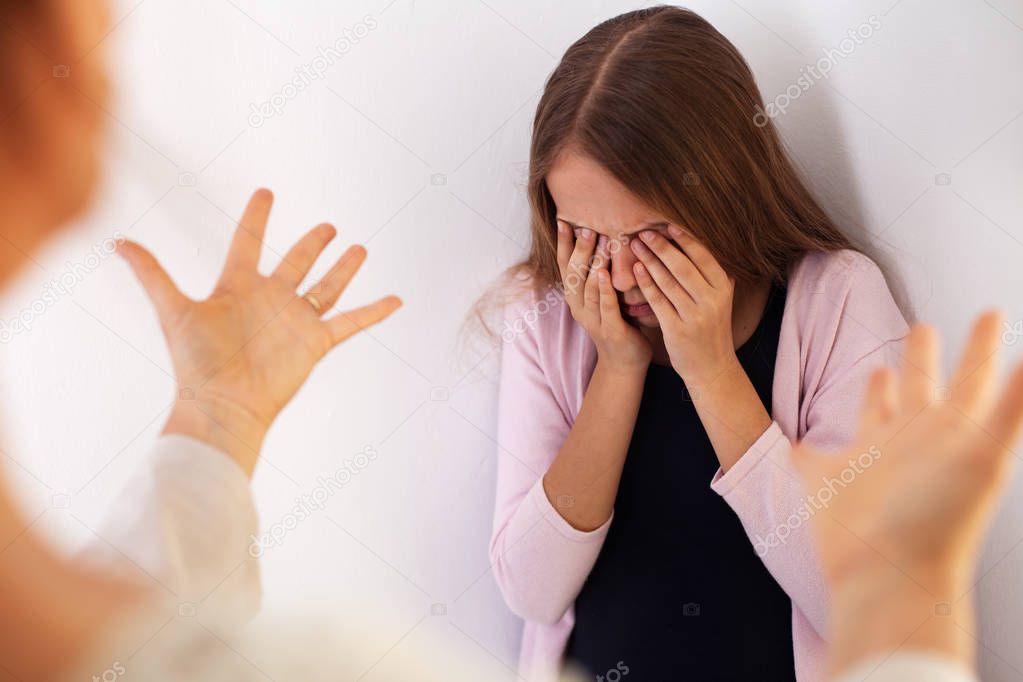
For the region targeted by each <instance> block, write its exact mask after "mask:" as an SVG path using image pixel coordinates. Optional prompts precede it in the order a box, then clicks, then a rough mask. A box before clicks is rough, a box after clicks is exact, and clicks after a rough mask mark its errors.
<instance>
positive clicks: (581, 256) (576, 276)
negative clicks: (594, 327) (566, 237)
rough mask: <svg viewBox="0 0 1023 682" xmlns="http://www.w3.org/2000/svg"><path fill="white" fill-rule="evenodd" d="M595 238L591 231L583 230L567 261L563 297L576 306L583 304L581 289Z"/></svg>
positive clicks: (594, 244)
mask: <svg viewBox="0 0 1023 682" xmlns="http://www.w3.org/2000/svg"><path fill="white" fill-rule="evenodd" d="M596 244H597V238H596V235H595V234H594V232H593V230H590V229H589V228H583V229H582V230H581V231H580V233H579V235H578V237H577V238H576V240H575V247H574V248H573V249H572V255H571V256H570V257H569V259H568V266H567V267H566V268H565V275H564V277H563V281H562V284H564V285H565V297H566V298H567V299H568V300H569V301H570V302H574V303H576V304H578V305H581V304H582V302H583V288H584V287H585V285H586V276H587V275H588V274H589V269H590V268H589V263H590V258H592V257H593V249H594V248H595V247H596Z"/></svg>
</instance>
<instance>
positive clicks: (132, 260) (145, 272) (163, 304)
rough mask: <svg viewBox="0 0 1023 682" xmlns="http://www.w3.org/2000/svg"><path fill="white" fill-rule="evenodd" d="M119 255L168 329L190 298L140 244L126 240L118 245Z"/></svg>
mask: <svg viewBox="0 0 1023 682" xmlns="http://www.w3.org/2000/svg"><path fill="white" fill-rule="evenodd" d="M117 253H118V254H119V255H120V256H121V257H122V258H124V259H125V260H126V261H127V262H128V265H129V266H131V269H132V271H133V272H134V273H135V277H137V278H138V280H139V282H140V283H141V284H142V288H143V289H145V290H146V295H147V296H149V300H150V301H152V302H153V307H155V308H156V315H157V317H159V318H160V324H161V325H162V326H163V327H164V328H165V329H166V328H167V327H168V326H169V325H170V324H171V323H172V322H173V320H174V319H176V318H177V316H178V315H179V314H180V313H181V312H182V311H183V310H184V308H185V305H186V304H187V303H188V298H187V297H185V295H184V294H182V293H181V292H180V291H178V288H177V286H176V285H175V284H174V280H172V279H171V278H170V275H168V274H167V271H166V270H164V269H163V266H161V265H160V263H159V261H157V260H156V257H155V256H153V254H151V253H150V252H149V251H147V250H146V249H145V248H144V247H143V246H141V245H140V244H137V243H135V242H133V241H128V240H125V241H123V242H121V243H120V244H119V245H118V247H117Z"/></svg>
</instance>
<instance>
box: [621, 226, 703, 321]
mask: <svg viewBox="0 0 1023 682" xmlns="http://www.w3.org/2000/svg"><path fill="white" fill-rule="evenodd" d="M661 241H664V238H663V237H662V238H661ZM630 246H631V247H632V252H633V253H635V254H636V256H637V257H638V258H639V260H640V261H641V262H642V263H643V265H644V266H646V270H647V272H649V274H650V276H651V277H652V278H653V281H654V282H656V283H657V287H658V289H659V290H660V291H661V292H663V294H664V295H665V296H666V297H667V299H668V301H670V302H671V305H672V306H674V307H675V310H677V311H678V313H679V314H680V315H682V316H685V311H686V310H691V309H692V308H693V307H695V306H696V301H695V300H694V298H693V296H692V295H690V293H689V292H688V291H686V289H685V287H683V286H682V285H681V284H679V281H678V280H677V279H676V278H675V275H673V274H672V273H671V272H670V271H669V270H668V268H667V267H666V266H665V265H664V263H663V262H662V261H661V259H660V258H658V257H657V254H655V253H654V252H653V251H651V250H650V247H648V246H647V245H646V244H644V243H643V242H642V241H641V240H639V239H634V240H632V242H631V243H630ZM676 253H678V252H677V251H676Z"/></svg>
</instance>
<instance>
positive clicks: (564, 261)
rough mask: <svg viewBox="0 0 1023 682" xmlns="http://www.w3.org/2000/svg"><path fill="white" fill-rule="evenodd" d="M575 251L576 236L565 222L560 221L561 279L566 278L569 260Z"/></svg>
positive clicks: (559, 253)
mask: <svg viewBox="0 0 1023 682" xmlns="http://www.w3.org/2000/svg"><path fill="white" fill-rule="evenodd" d="M574 249H575V235H574V234H572V229H571V228H570V227H569V226H568V223H566V222H565V221H563V220H559V221H558V269H559V270H560V271H561V278H562V279H564V278H565V272H566V271H567V270H568V260H569V259H570V258H571V257H572V251H573V250H574Z"/></svg>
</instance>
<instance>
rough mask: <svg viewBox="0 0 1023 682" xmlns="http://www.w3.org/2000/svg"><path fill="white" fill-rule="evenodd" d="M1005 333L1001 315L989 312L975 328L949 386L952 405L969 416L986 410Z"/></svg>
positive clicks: (980, 319)
mask: <svg viewBox="0 0 1023 682" xmlns="http://www.w3.org/2000/svg"><path fill="white" fill-rule="evenodd" d="M1001 332H1002V315H1001V313H999V312H998V311H990V312H987V313H985V314H984V315H982V316H981V317H980V318H979V319H978V320H977V322H976V323H975V324H974V325H973V330H972V331H971V332H970V340H969V341H968V342H967V344H966V349H965V350H964V351H963V354H962V357H960V359H959V366H958V367H957V368H956V371H955V374H954V375H953V376H952V381H951V383H950V384H949V386H950V387H951V390H952V402H953V403H955V404H956V405H957V406H958V407H959V408H960V409H961V410H963V411H964V412H965V413H967V414H977V413H980V412H981V411H982V410H985V409H987V407H988V405H989V404H990V400H991V393H992V391H993V389H994V383H995V378H996V377H997V375H998V361H999V356H1000V353H999V352H998V351H999V347H1000V345H1001V340H1002V337H1001Z"/></svg>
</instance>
